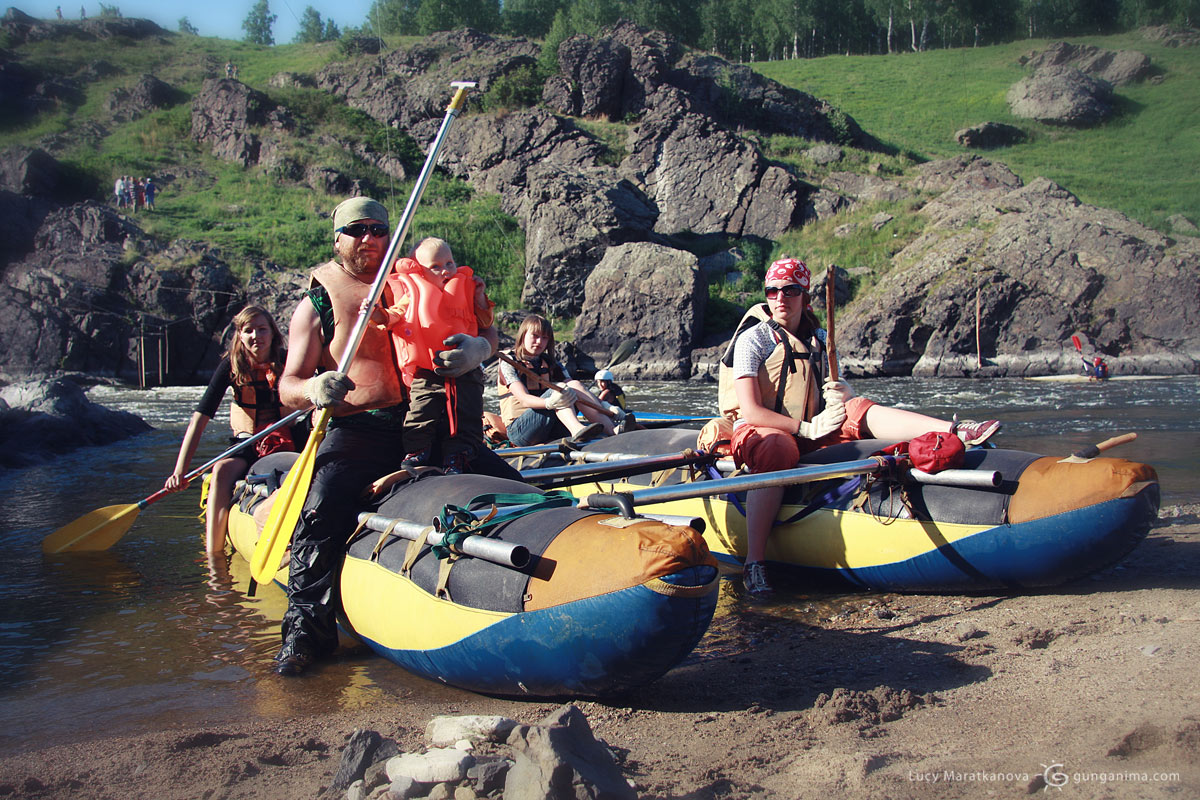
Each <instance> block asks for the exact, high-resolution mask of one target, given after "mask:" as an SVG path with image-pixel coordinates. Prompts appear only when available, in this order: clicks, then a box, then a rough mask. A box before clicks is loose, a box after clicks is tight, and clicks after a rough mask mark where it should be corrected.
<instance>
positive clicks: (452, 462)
mask: <svg viewBox="0 0 1200 800" xmlns="http://www.w3.org/2000/svg"><path fill="white" fill-rule="evenodd" d="M466 468H467V456H466V454H465V453H453V454H451V455H449V456H447V457H446V463H445V464H443V465H442V472H443V473H444V474H446V475H462V474H463V470H465V469H466Z"/></svg>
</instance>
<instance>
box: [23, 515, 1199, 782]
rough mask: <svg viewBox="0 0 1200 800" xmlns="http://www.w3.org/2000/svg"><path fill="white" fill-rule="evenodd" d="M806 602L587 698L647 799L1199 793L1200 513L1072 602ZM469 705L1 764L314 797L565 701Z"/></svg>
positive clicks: (751, 609) (767, 612) (405, 706)
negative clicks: (354, 749) (357, 748)
mask: <svg viewBox="0 0 1200 800" xmlns="http://www.w3.org/2000/svg"><path fill="white" fill-rule="evenodd" d="M728 583H729V582H726V584H728ZM785 588H786V589H787V591H785V592H783V593H782V595H781V596H780V597H779V598H778V599H777V600H775V601H774V602H772V603H770V604H767V605H761V606H748V605H747V604H746V603H745V601H743V600H742V599H741V598H740V597H739V596H738V593H737V591H736V590H735V587H734V586H733V585H725V586H723V588H722V593H723V595H722V600H721V602H722V604H733V605H734V606H736V609H735V611H734V612H733V613H727V614H721V613H719V614H718V619H717V621H716V622H715V623H714V626H713V628H712V629H710V632H709V634H708V636H709V637H711V638H710V640H709V641H708V642H707V646H706V647H705V648H704V651H703V653H704V654H703V656H702V657H699V658H693V659H691V660H689V661H688V662H687V663H686V664H684V665H683V666H681V667H679V668H677V669H675V670H673V671H672V672H670V673H669V674H668V675H666V676H665V677H663V678H662V679H660V680H659V681H657V682H655V683H654V684H652V685H651V686H649V687H646V688H644V689H642V690H640V691H638V692H637V693H635V694H631V695H629V696H625V697H621V698H617V699H611V700H608V701H606V702H595V701H576V705H577V706H578V707H579V708H580V709H581V710H582V711H583V712H584V714H585V715H586V716H587V718H588V721H589V722H590V724H591V725H592V728H593V731H594V733H595V735H596V736H597V737H598V738H600V739H603V740H604V741H605V742H606V743H607V744H608V745H609V746H610V748H611V749H612V751H613V752H614V753H615V754H616V755H617V759H618V763H619V765H620V767H621V770H622V772H623V774H624V775H625V777H626V778H628V779H629V780H630V781H632V782H633V783H634V784H636V787H637V790H638V794H639V795H640V796H642V797H647V798H750V797H772V798H773V797H779V798H827V797H830V796H846V797H856V798H872V799H875V798H878V799H879V800H882V799H883V798H892V799H895V798H910V797H911V798H918V797H919V798H990V797H1013V796H1024V795H1027V794H1029V795H1043V794H1044V795H1047V796H1056V797H1071V798H1126V797H1130V798H1133V797H1136V798H1159V797H1163V798H1167V797H1170V798H1178V797H1195V796H1198V795H1200V682H1197V681H1196V678H1195V669H1196V664H1197V663H1200V506H1195V505H1188V506H1167V507H1165V508H1163V509H1162V511H1161V512H1160V520H1159V522H1158V523H1157V525H1156V527H1155V528H1154V529H1153V530H1152V531H1151V532H1150V535H1149V537H1148V538H1147V540H1146V541H1145V542H1143V543H1142V544H1141V545H1140V546H1139V547H1138V548H1137V549H1136V550H1135V551H1134V552H1133V553H1132V554H1131V555H1130V556H1129V557H1128V558H1127V559H1126V560H1125V561H1124V562H1123V563H1122V564H1120V565H1118V566H1116V567H1113V568H1110V569H1108V570H1105V571H1104V572H1102V573H1100V574H1098V575H1095V576H1092V577H1091V578H1089V579H1086V580H1084V581H1081V582H1078V583H1076V584H1073V585H1070V586H1068V587H1064V588H1061V589H1058V590H1055V591H1051V592H1045V593H1040V594H1022V595H1014V596H993V595H987V596H983V595H979V596H967V595H919V596H901V595H876V594H861V595H853V596H850V597H849V598H847V597H846V596H840V597H838V598H836V599H835V600H828V599H823V598H822V597H821V596H815V595H814V596H810V595H806V594H805V593H804V587H802V586H787V587H785ZM279 680H280V681H282V680H283V679H279ZM302 687H303V679H301V680H300V681H296V682H294V683H292V684H286V685H285V689H286V690H289V691H294V690H298V689H301V688H302ZM469 697H470V698H471V702H470V703H469V704H464V703H461V702H456V703H454V704H452V705H450V706H448V705H447V704H446V703H445V702H444V699H443V700H439V699H438V697H437V693H436V692H434V693H431V694H430V695H426V696H425V697H424V698H422V697H421V696H406V697H397V698H395V700H394V702H393V701H389V702H387V703H384V704H382V705H375V706H372V707H371V708H367V709H360V710H350V711H342V712H338V713H334V714H327V715H323V716H321V717H313V718H300V719H291V720H283V721H278V722H271V723H254V724H247V725H244V726H236V725H235V726H230V725H219V726H207V727H191V728H181V729H177V730H165V731H160V732H157V733H154V734H151V735H146V736H139V737H133V738H104V737H103V732H102V731H98V732H92V734H90V735H89V734H81V736H83V737H86V738H85V740H84V741H81V742H80V743H78V744H74V745H70V746H63V747H55V748H51V749H43V750H31V751H28V752H23V753H20V754H17V755H11V754H10V755H7V756H5V757H3V758H0V797H14V798H79V797H90V798H97V799H99V798H113V799H114V800H118V799H119V800H125V798H130V797H154V798H158V799H159V800H170V799H171V798H180V800H193V799H194V798H205V799H206V800H216V798H308V797H312V798H315V797H317V796H319V795H320V794H321V793H322V791H323V790H324V789H325V788H326V787H327V786H328V785H329V782H330V780H331V778H332V776H333V774H334V772H335V771H336V769H337V766H338V763H339V758H340V754H341V750H342V747H343V746H344V744H345V742H346V739H347V737H348V736H349V734H350V733H351V732H352V731H353V730H354V729H356V728H370V729H373V730H376V731H379V732H380V733H381V734H383V735H384V736H385V737H390V738H393V739H395V740H396V742H397V743H398V744H399V746H400V748H401V749H402V750H418V749H420V748H422V747H423V746H425V745H427V742H426V741H425V739H424V732H425V726H426V724H427V723H428V722H429V720H430V719H431V718H432V717H434V716H436V715H438V714H500V715H504V716H508V717H511V718H513V719H515V720H518V721H520V722H526V723H533V722H537V721H538V720H540V719H542V718H543V717H544V716H545V715H547V714H548V713H550V712H551V711H553V710H554V709H556V708H558V707H559V706H560V705H561V703H558V702H519V701H513V700H506V699H498V698H489V697H482V696H474V695H471V696H469Z"/></svg>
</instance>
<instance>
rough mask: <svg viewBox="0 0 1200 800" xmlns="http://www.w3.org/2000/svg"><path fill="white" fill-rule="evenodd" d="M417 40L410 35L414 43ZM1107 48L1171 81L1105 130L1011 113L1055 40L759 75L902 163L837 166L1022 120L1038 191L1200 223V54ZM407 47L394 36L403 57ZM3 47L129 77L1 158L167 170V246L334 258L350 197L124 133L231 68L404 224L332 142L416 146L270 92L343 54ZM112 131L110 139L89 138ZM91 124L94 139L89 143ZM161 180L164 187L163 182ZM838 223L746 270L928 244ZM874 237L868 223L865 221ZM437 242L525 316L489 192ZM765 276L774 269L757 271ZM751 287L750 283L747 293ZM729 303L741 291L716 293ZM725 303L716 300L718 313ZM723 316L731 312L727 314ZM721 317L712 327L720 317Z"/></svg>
mask: <svg viewBox="0 0 1200 800" xmlns="http://www.w3.org/2000/svg"><path fill="white" fill-rule="evenodd" d="M409 41H411V40H409ZM1071 41H1072V42H1074V43H1090V44H1095V45H1097V46H1099V47H1103V48H1108V49H1137V50H1140V51H1142V52H1145V53H1147V54H1148V55H1149V56H1150V57H1151V59H1152V60H1153V62H1154V64H1155V65H1156V66H1157V67H1158V68H1160V70H1161V78H1162V79H1161V81H1155V82H1147V83H1144V84H1140V85H1133V86H1127V87H1122V88H1120V89H1118V91H1117V95H1118V98H1119V112H1120V113H1119V116H1118V118H1117V119H1115V120H1114V121H1112V122H1110V123H1108V124H1107V125H1104V126H1102V127H1099V128H1095V129H1091V130H1073V129H1062V128H1053V127H1049V126H1044V125H1040V124H1037V123H1031V122H1029V121H1026V120H1014V119H1013V118H1012V116H1011V114H1009V112H1008V107H1007V104H1006V102H1005V99H1004V98H1005V93H1006V92H1007V90H1008V87H1009V86H1010V85H1011V84H1012V83H1013V82H1015V81H1016V80H1018V79H1019V78H1020V77H1022V75H1023V74H1024V73H1023V71H1022V69H1021V67H1020V66H1019V64H1018V58H1019V57H1020V56H1021V55H1022V54H1023V53H1026V52H1029V51H1030V50H1034V49H1041V48H1043V47H1045V46H1046V45H1047V44H1048V42H1047V41H1023V42H1017V43H1013V44H1007V45H998V46H993V47H985V48H977V49H960V50H936V51H930V52H926V53H904V54H897V55H892V56H850V57H841V56H829V57H825V58H819V59H812V60H798V61H777V62H769V63H758V64H754V65H753V66H754V68H755V69H757V70H758V71H760V72H761V73H763V74H764V75H767V76H769V77H772V78H774V79H776V80H779V81H780V82H782V83H785V84H787V85H790V86H794V87H796V88H798V89H801V90H803V91H806V92H809V93H811V94H813V95H816V96H818V97H821V98H825V99H827V100H829V101H831V102H832V103H833V104H835V105H837V106H838V107H840V108H841V109H843V110H844V111H846V112H847V113H849V114H850V115H852V116H853V117H855V118H856V119H857V120H858V121H859V123H860V124H861V125H862V126H863V128H865V129H866V130H867V131H869V132H870V133H872V134H873V135H875V136H876V137H877V138H878V139H880V140H881V141H883V142H884V143H885V144H887V145H889V146H891V147H893V148H895V150H896V154H895V155H891V156H887V157H883V158H880V157H879V155H878V154H871V153H862V152H856V151H850V152H848V154H847V158H846V160H845V161H844V162H842V163H840V164H837V165H835V167H834V168H835V169H847V168H849V169H859V170H867V169H869V168H872V167H873V168H874V169H877V170H881V171H882V172H883V174H890V175H898V174H903V173H904V172H906V171H908V170H911V169H912V167H913V166H914V165H915V164H916V163H917V162H920V161H924V160H927V159H932V158H941V157H945V156H949V155H953V154H957V153H961V152H963V149H962V148H961V147H960V146H958V145H957V144H956V143H955V142H954V141H953V134H954V132H955V131H956V130H958V129H960V128H963V127H966V126H968V125H973V124H977V123H980V122H983V121H986V120H993V121H998V122H1011V123H1013V124H1017V125H1019V126H1020V127H1022V128H1024V129H1025V130H1026V131H1028V132H1029V133H1030V139H1029V141H1027V142H1026V143H1024V144H1020V145H1016V146H1013V147H1008V148H1003V149H1000V150H995V151H990V152H988V153H986V155H987V157H989V158H993V159H995V160H998V161H1002V162H1004V163H1006V164H1008V165H1009V166H1010V167H1011V168H1012V169H1013V170H1014V171H1015V172H1017V173H1018V174H1019V175H1020V176H1021V177H1022V178H1024V179H1025V180H1026V181H1028V180H1030V179H1032V178H1034V177H1036V176H1039V175H1040V176H1046V177H1048V178H1050V179H1052V180H1054V181H1056V182H1058V183H1060V184H1062V185H1063V186H1065V187H1066V188H1068V189H1069V190H1071V191H1072V192H1074V193H1075V194H1077V195H1078V196H1079V197H1080V198H1081V199H1083V200H1084V201H1085V202H1088V203H1092V204H1095V205H1099V206H1105V207H1111V208H1115V209H1117V210H1120V211H1122V212H1124V213H1126V214H1127V215H1129V216H1131V217H1133V218H1134V219H1137V220H1139V221H1141V222H1143V223H1146V224H1148V225H1151V226H1153V227H1156V228H1159V229H1162V230H1166V229H1167V228H1168V225H1167V222H1166V220H1167V218H1168V217H1170V216H1171V215H1173V214H1179V213H1182V214H1184V215H1186V216H1187V217H1189V218H1190V219H1191V220H1192V221H1193V222H1200V177H1198V175H1200V172H1198V171H1197V169H1196V168H1195V164H1196V163H1197V161H1198V157H1200V103H1198V102H1197V98H1200V50H1197V49H1196V48H1183V49H1170V48H1166V47H1162V46H1160V45H1157V44H1155V43H1152V42H1149V41H1146V40H1144V39H1142V38H1140V37H1138V36H1136V35H1125V36H1112V37H1081V38H1072V39H1071ZM407 43H408V41H404V40H394V41H389V42H388V43H387V44H388V46H389V47H396V46H403V45H405V44H407ZM0 45H7V49H9V51H10V52H11V53H12V54H13V55H14V56H15V57H16V58H18V59H20V60H21V61H22V62H23V63H24V64H25V65H26V66H27V67H30V68H32V69H34V70H36V71H38V72H40V73H42V74H43V75H44V76H51V75H63V76H70V75H73V74H75V73H77V72H78V71H79V70H81V69H83V68H85V67H86V66H87V65H89V64H91V63H94V62H96V61H101V60H102V61H106V62H108V63H109V64H111V65H113V66H115V67H116V68H117V72H116V73H115V74H113V75H111V76H109V77H106V78H103V79H101V80H98V81H95V82H91V83H85V84H83V89H84V92H85V97H84V100H83V102H82V103H81V104H80V105H77V106H75V107H70V106H63V107H60V108H58V109H57V110H53V111H44V112H42V113H40V114H38V115H36V116H34V117H29V118H15V117H13V116H11V115H5V117H4V119H3V120H0V147H4V146H8V145H13V144H25V145H35V146H36V145H44V144H45V143H46V142H54V141H57V143H58V145H57V147H55V148H53V149H54V150H55V153H56V155H58V157H59V158H60V159H62V160H65V161H67V162H68V163H70V164H71V165H72V166H73V167H76V168H77V172H78V173H79V174H83V175H85V176H88V179H89V180H90V181H92V183H93V186H92V187H91V191H92V193H93V194H94V196H95V197H96V199H97V200H102V201H109V200H110V192H111V186H112V182H113V181H114V180H115V178H116V176H117V175H119V174H127V173H128V174H138V175H143V176H144V175H155V176H156V177H159V178H160V181H159V182H160V183H165V186H164V189H165V190H164V191H163V192H162V194H161V195H160V196H159V199H158V210H157V212H156V213H154V214H143V215H142V217H141V220H140V222H141V223H142V224H143V225H144V226H145V227H146V228H147V229H148V231H149V232H150V233H152V234H154V235H156V236H160V237H162V238H164V239H168V238H176V237H185V238H192V239H199V240H204V241H208V242H211V243H213V244H214V245H217V246H219V247H221V248H223V249H224V251H225V253H226V256H227V258H228V260H229V261H230V263H231V264H234V265H235V267H238V268H244V274H246V275H248V274H249V271H250V270H249V266H250V263H251V262H258V263H261V262H267V263H268V265H269V264H271V263H273V264H278V265H282V266H287V267H303V266H307V265H309V264H312V263H315V262H317V261H319V260H321V259H322V258H325V257H327V255H328V252H329V232H328V221H327V220H326V219H324V218H323V216H322V215H323V214H325V213H328V211H329V209H330V208H331V207H332V206H333V205H334V204H335V203H336V202H337V200H338V199H340V198H335V197H327V196H323V195H322V194H321V193H319V192H316V191H314V190H313V189H311V188H309V187H307V186H303V185H298V184H296V183H293V182H289V181H284V180H279V179H277V177H276V176H273V175H270V174H268V173H266V172H265V171H264V170H263V169H261V168H258V167H254V168H250V169H248V170H242V169H241V168H240V167H237V166H234V165H230V164H228V163H226V162H222V161H219V160H217V159H214V158H213V157H212V156H210V155H208V153H207V150H206V149H204V148H200V147H199V146H197V145H196V144H195V143H194V142H192V141H191V138H190V105H189V103H188V102H186V101H185V102H182V103H180V104H179V105H177V106H175V107H174V108H171V109H168V110H164V111H159V112H155V113H153V114H150V115H149V116H147V117H144V118H142V119H140V120H138V121H136V122H131V123H124V124H115V123H113V122H112V121H111V119H109V118H108V115H107V114H106V113H105V112H104V110H103V105H104V101H105V99H106V98H107V97H108V95H109V94H110V93H111V92H112V90H113V89H115V88H118V87H123V86H128V85H130V84H131V83H132V82H133V81H134V79H136V77H137V76H138V75H139V74H141V73H144V72H148V73H152V74H154V75H155V76H157V77H158V78H160V79H162V80H164V81H166V82H168V83H170V84H172V85H173V86H175V87H178V88H179V89H180V90H181V91H182V92H183V93H184V95H185V96H186V97H188V98H190V96H191V95H193V94H194V93H195V92H196V91H198V90H199V88H200V86H201V84H202V82H203V80H204V79H205V78H206V77H211V76H217V75H220V74H223V67H224V64H225V62H226V61H227V60H232V61H233V62H234V63H236V64H237V66H238V70H239V78H240V79H241V80H242V81H244V82H246V83H247V84H249V85H251V86H252V87H254V88H256V89H259V90H260V91H264V92H266V93H267V94H268V95H270V96H271V97H272V98H273V99H274V100H276V101H277V102H280V103H282V104H284V105H286V106H287V107H288V108H289V109H290V110H292V112H293V114H294V115H295V116H296V117H297V119H298V121H299V122H300V130H301V135H300V136H299V137H298V138H297V142H296V145H295V150H296V152H295V154H294V155H296V156H297V157H298V158H299V160H300V161H301V163H305V164H321V165H329V166H335V167H338V168H340V169H344V170H345V171H346V172H347V173H348V174H350V175H351V176H353V177H361V178H364V179H366V180H369V181H370V182H372V183H373V184H374V185H375V186H377V187H380V191H379V192H378V193H379V194H380V195H381V196H380V198H379V199H381V200H383V201H384V202H386V203H387V204H388V206H389V207H390V209H391V210H392V211H393V213H395V214H397V215H398V214H399V212H400V210H401V209H402V208H403V206H404V203H405V201H406V199H407V196H408V191H409V189H410V185H407V184H406V185H397V184H396V183H395V182H394V181H391V180H389V179H388V178H387V177H386V176H383V175H382V174H379V173H378V172H376V171H373V170H372V169H371V168H367V167H364V166H363V165H362V164H361V162H357V161H356V160H355V159H352V158H351V157H350V156H349V155H348V154H347V153H345V152H344V151H343V150H341V149H340V148H338V147H336V146H330V145H328V144H324V145H322V144H319V142H320V141H322V137H323V136H335V137H336V138H337V139H338V140H340V141H355V142H362V143H367V144H369V145H370V146H372V147H374V148H375V149H377V150H382V151H386V152H391V153H395V154H398V155H401V156H402V157H405V158H408V159H409V160H410V161H413V162H417V163H419V160H420V148H419V147H417V146H416V144H415V143H413V142H412V141H411V140H410V139H408V137H407V136H405V135H404V134H403V133H399V132H396V131H393V130H390V129H388V128H386V127H385V126H382V125H380V124H379V123H377V122H375V121H374V120H372V119H370V118H368V117H367V116H366V115H364V114H362V113H359V112H355V111H352V110H351V109H348V108H347V107H346V106H344V105H343V104H342V103H340V102H339V101H337V100H336V99H334V98H331V97H329V96H328V95H326V94H324V93H322V92H319V91H317V90H313V89H295V88H292V89H278V88H273V87H270V86H269V85H268V80H269V79H270V78H271V76H273V75H275V74H277V73H279V72H282V71H292V72H299V73H314V72H316V71H317V70H318V69H320V68H321V67H322V66H323V65H325V64H326V63H329V62H330V61H333V60H336V59H340V58H344V57H345V56H343V55H342V52H341V50H340V48H339V45H338V43H325V44H319V45H281V46H276V47H259V46H254V45H248V44H245V43H242V42H232V41H225V40H220V39H215V38H207V37H195V36H182V35H176V34H171V35H168V36H165V37H160V38H156V39H151V40H146V41H141V42H132V41H122V40H109V41H104V42H88V41H81V40H76V39H66V40H60V41H57V42H41V43H35V44H21V45H14V44H13V43H0ZM91 123H98V124H99V125H100V126H101V127H102V130H99V131H98V130H96V129H95V128H91ZM582 124H584V126H585V127H587V128H588V129H589V130H591V131H593V132H594V133H595V134H596V135H598V136H600V137H601V138H602V139H604V140H605V141H606V142H608V143H609V144H610V147H611V149H613V150H614V153H615V156H614V157H617V156H619V153H620V151H621V149H622V148H623V138H624V132H625V129H626V126H625V125H624V124H621V123H599V122H594V121H593V122H588V121H582ZM89 130H91V131H92V132H91V133H90V134H89ZM763 145H764V147H766V149H767V150H768V152H769V153H771V155H772V156H774V157H776V158H779V159H781V160H784V161H791V162H793V163H796V164H797V166H799V167H800V168H801V169H802V170H804V171H805V172H806V173H808V174H810V175H811V174H812V172H813V167H812V165H811V164H810V163H806V162H805V161H804V160H803V159H802V158H801V157H800V155H799V153H800V152H801V151H802V150H803V149H804V148H806V147H807V146H808V143H806V142H803V141H800V140H796V139H792V138H788V137H770V138H767V139H765V140H764V141H763ZM163 177H165V178H166V180H165V181H164V180H161V178H163ZM879 210H887V211H888V213H890V214H893V215H894V216H895V217H896V221H895V222H894V223H893V224H892V225H890V226H888V228H885V229H884V231H882V232H878V233H874V234H870V233H867V234H863V235H856V236H853V237H847V238H838V237H835V236H834V235H833V231H834V229H835V228H836V227H837V226H838V225H841V224H844V223H845V222H847V221H852V220H855V219H859V218H866V217H869V216H870V215H871V214H874V213H876V212H877V211H879ZM840 216H841V215H839V219H836V220H831V221H827V222H825V223H822V224H819V225H814V226H809V227H808V228H805V229H804V230H802V231H795V232H791V233H788V234H786V235H785V236H784V237H783V240H782V241H781V242H778V243H776V245H775V246H774V248H772V250H771V251H769V252H768V251H767V249H765V248H762V247H758V248H750V249H749V251H748V252H747V259H748V262H749V263H748V264H747V265H746V266H747V267H750V268H751V269H750V270H748V271H749V272H750V273H751V274H753V272H754V271H755V270H754V269H753V268H755V267H757V268H759V269H761V267H762V266H763V264H764V262H765V261H766V260H767V259H768V258H769V257H770V256H771V255H773V254H774V253H777V252H780V251H782V250H787V251H789V252H791V253H794V254H799V255H803V256H804V257H806V258H808V259H809V260H811V261H813V262H814V266H817V267H820V266H823V265H824V264H826V263H830V262H836V263H839V264H842V265H856V266H868V267H871V268H872V269H873V270H874V271H875V272H879V271H882V270H886V269H887V267H888V263H889V258H890V256H891V254H892V253H894V252H896V251H897V250H898V249H899V248H900V247H902V246H903V245H904V244H906V243H907V242H908V241H909V240H911V238H913V237H914V236H915V235H917V233H919V231H920V228H921V218H920V217H919V215H917V214H916V213H915V203H913V202H910V203H908V204H906V205H904V206H901V207H887V208H886V209H880V208H878V207H872V208H865V209H859V210H856V211H855V212H852V213H851V214H849V215H846V219H841V218H840ZM868 230H869V228H868ZM435 232H436V233H437V234H438V235H441V236H444V237H446V238H447V239H449V240H450V241H451V242H452V243H453V244H454V246H455V250H456V255H457V256H458V259H459V261H460V263H466V264H470V265H472V266H473V267H475V268H476V269H477V270H478V271H479V272H480V273H481V274H483V275H484V276H485V277H486V278H487V279H488V282H489V285H490V286H491V287H492V288H491V292H492V295H493V297H495V298H496V299H497V301H498V302H499V304H500V306H501V307H502V308H512V307H517V306H519V297H520V288H521V284H522V280H523V277H522V272H523V270H522V265H523V263H524V235H523V233H522V232H521V231H520V229H519V228H518V226H517V225H516V222H515V220H513V219H512V218H511V217H508V216H506V215H505V214H503V213H501V212H500V210H499V203H498V198H496V197H487V196H482V195H479V194H478V193H476V192H474V191H473V190H471V189H470V187H468V186H466V185H465V184H464V183H462V182H460V181H455V180H449V179H442V178H438V179H436V180H435V181H434V182H433V183H432V184H431V186H430V188H429V189H428V191H427V192H426V195H425V200H424V201H423V204H422V206H421V209H420V211H419V213H418V214H417V218H416V222H415V223H414V230H413V231H412V232H411V234H410V236H411V237H414V238H416V237H420V236H423V235H428V234H431V233H435ZM758 274H761V272H759V273H758ZM733 288H737V287H733ZM719 292H723V293H725V294H726V295H727V297H728V294H729V293H730V292H731V288H729V287H726V288H722V289H719V290H718V289H717V287H714V293H715V294H716V293H719ZM721 306H722V304H721V303H720V302H719V301H718V303H716V304H715V305H714V309H713V310H714V312H719V310H720V309H721ZM714 316H715V317H717V316H723V315H722V314H720V313H716V314H714ZM714 321H716V320H714Z"/></svg>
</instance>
